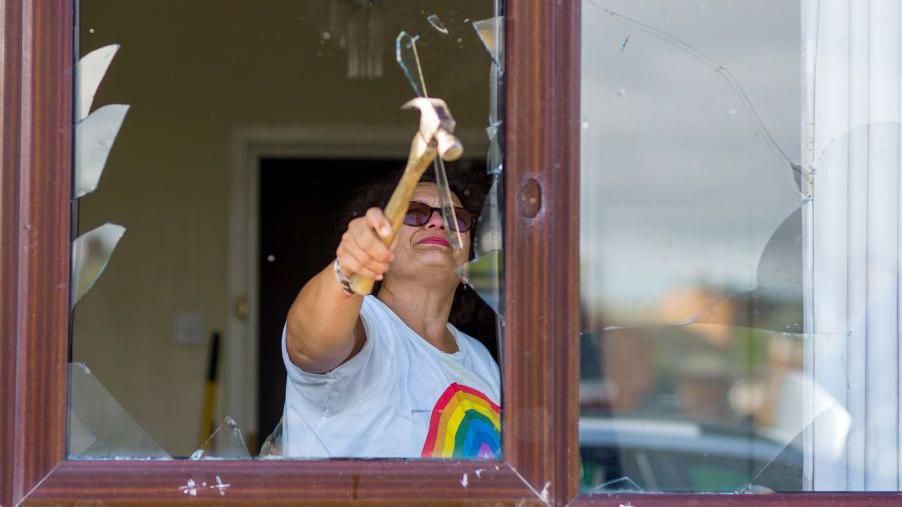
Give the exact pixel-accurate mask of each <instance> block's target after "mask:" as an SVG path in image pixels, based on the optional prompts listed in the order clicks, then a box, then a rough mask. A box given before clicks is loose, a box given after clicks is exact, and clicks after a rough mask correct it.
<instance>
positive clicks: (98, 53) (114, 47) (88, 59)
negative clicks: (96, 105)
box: [75, 44, 119, 121]
mask: <svg viewBox="0 0 902 507" xmlns="http://www.w3.org/2000/svg"><path fill="white" fill-rule="evenodd" d="M117 51H119V44H110V45H109V46H104V47H102V48H98V49H95V50H94V51H91V52H90V53H88V54H86V55H85V56H84V57H82V58H81V60H79V61H78V63H77V64H76V66H75V75H76V76H77V79H78V81H77V86H78V102H77V104H76V111H75V118H76V120H77V121H81V120H84V119H85V118H87V117H88V114H89V113H90V112H91V104H92V103H93V102H94V94H95V93H97V88H98V87H99V86H100V82H101V81H103V76H104V75H106V71H107V69H108V68H109V66H110V63H111V62H112V61H113V58H114V57H115V56H116V52H117Z"/></svg>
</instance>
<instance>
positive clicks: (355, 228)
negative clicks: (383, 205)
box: [335, 208, 394, 280]
mask: <svg viewBox="0 0 902 507" xmlns="http://www.w3.org/2000/svg"><path fill="white" fill-rule="evenodd" d="M377 231H378V233H377ZM390 235H391V223H389V221H388V219H387V218H385V215H383V214H382V210H381V209H379V208H370V209H368V210H367V212H366V215H364V216H362V217H359V218H355V219H354V220H351V222H350V223H349V224H348V230H347V231H345V233H344V234H343V235H342V236H341V243H339V245H338V248H337V249H336V250H335V255H336V257H338V264H339V266H341V272H342V273H343V274H344V275H345V276H351V275H352V274H354V273H356V274H358V275H361V276H364V277H366V278H369V279H371V280H382V276H383V275H384V274H385V272H386V271H388V267H389V265H390V264H391V261H392V259H394V253H392V249H393V246H392V247H388V246H386V245H385V243H384V242H383V238H387V237H389V236H390Z"/></svg>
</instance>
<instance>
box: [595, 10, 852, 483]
mask: <svg viewBox="0 0 902 507" xmlns="http://www.w3.org/2000/svg"><path fill="white" fill-rule="evenodd" d="M582 13H583V19H582V23H583V26H584V29H583V32H582V37H583V40H582V48H583V57H582V58H583V60H582V71H581V75H582V94H581V97H582V100H581V104H582V105H581V116H582V117H581V127H582V128H581V132H582V135H581V139H580V143H581V174H580V179H581V217H580V241H581V244H580V273H581V275H580V278H581V279H580V296H581V301H580V302H581V312H580V313H581V315H580V318H581V327H582V330H583V333H582V335H581V337H580V353H581V357H580V369H581V372H580V407H581V410H580V453H581V458H582V465H583V474H582V477H581V488H582V489H583V490H584V491H589V492H593V493H600V492H610V491H618V490H625V491H642V492H655V491H696V492H740V491H741V492H765V491H798V490H801V489H803V486H804V473H805V469H806V453H807V452H810V446H809V447H806V445H805V441H806V435H807V434H808V433H807V432H809V431H811V429H812V428H815V427H816V426H817V425H823V424H824V422H825V421H828V420H829V421H831V422H833V423H834V424H833V426H832V427H830V428H827V427H826V426H824V427H823V431H824V432H825V434H826V432H827V431H829V432H830V437H827V438H829V439H831V440H832V441H833V442H834V443H835V442H840V443H841V442H843V441H844V439H845V437H846V435H847V434H848V432H849V422H850V418H849V414H848V412H846V411H845V410H844V408H843V407H842V404H841V403H839V401H838V399H837V398H836V396H835V395H834V393H832V392H830V390H829V389H826V388H825V386H824V385H822V384H821V383H819V382H817V380H816V379H815V378H813V377H812V375H811V374H810V371H808V370H807V363H806V361H805V355H806V353H807V351H808V348H809V347H810V346H812V344H818V346H824V347H828V346H829V344H831V343H842V342H843V340H844V334H843V332H842V330H841V329H826V328H824V329H822V330H818V332H817V333H816V334H804V331H805V326H804V312H803V304H802V299H803V298H802V294H803V290H802V285H803V280H802V278H803V276H802V274H803V272H804V271H803V264H802V261H803V256H802V254H803V249H802V244H803V242H802V231H803V227H802V225H803V224H802V222H803V220H802V212H801V209H802V206H803V205H804V203H805V202H806V198H807V197H806V196H805V195H804V194H803V193H802V192H801V191H800V188H799V180H798V178H799V176H800V169H799V168H800V167H801V162H800V159H801V141H800V135H799V131H800V129H799V125H800V118H799V104H800V103H801V97H800V94H799V90H800V86H799V82H800V79H801V73H800V71H799V68H798V67H799V58H798V55H799V52H800V37H799V31H798V26H799V24H800V21H799V16H800V12H799V8H798V5H788V4H786V3H784V2H769V3H767V5H766V7H762V6H761V5H758V4H756V6H755V7H754V8H752V7H751V4H748V5H747V4H743V3H717V4H706V6H705V7H704V8H701V7H699V5H698V4H697V3H695V2H685V1H684V2H669V1H660V0H642V1H625V0H612V1H596V0H585V1H584V2H583V10H582ZM734 19H743V20H744V24H743V27H742V28H741V29H738V28H737V27H736V25H735V24H733V23H731V22H730V21H729V20H734ZM590 27H591V28H590ZM775 33H777V34H780V35H779V36H774V35H773V34H775ZM765 34H767V35H765ZM762 55H764V56H762ZM765 61H766V62H767V64H766V65H764V64H763V62H765ZM765 68H766V69H767V70H765ZM762 76H766V77H762ZM833 374H834V375H841V373H839V372H836V371H834V372H833ZM840 445H841V444H840ZM831 451H836V449H835V448H834V449H832V450H831Z"/></svg>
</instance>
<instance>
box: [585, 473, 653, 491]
mask: <svg viewBox="0 0 902 507" xmlns="http://www.w3.org/2000/svg"><path fill="white" fill-rule="evenodd" d="M623 492H629V493H642V488H640V487H639V485H638V484H636V481H634V480H632V479H630V478H629V477H620V478H618V479H613V480H610V481H608V482H606V483H604V484H599V485H598V486H596V487H594V488H592V489H590V490H589V493H590V494H595V493H623Z"/></svg>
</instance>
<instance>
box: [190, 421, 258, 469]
mask: <svg viewBox="0 0 902 507" xmlns="http://www.w3.org/2000/svg"><path fill="white" fill-rule="evenodd" d="M217 459H251V453H250V452H248V450H247V444H245V443H244V435H243V434H242V433H241V429H240V428H239V427H238V423H236V422H235V420H234V419H232V418H231V417H229V416H226V417H225V419H223V421H222V424H220V425H219V427H218V428H216V431H214V432H213V434H212V435H210V438H208V439H207V441H206V442H204V444H203V445H202V446H201V447H200V449H198V450H196V451H194V452H193V453H192V454H191V460H192V461H197V460H217Z"/></svg>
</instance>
